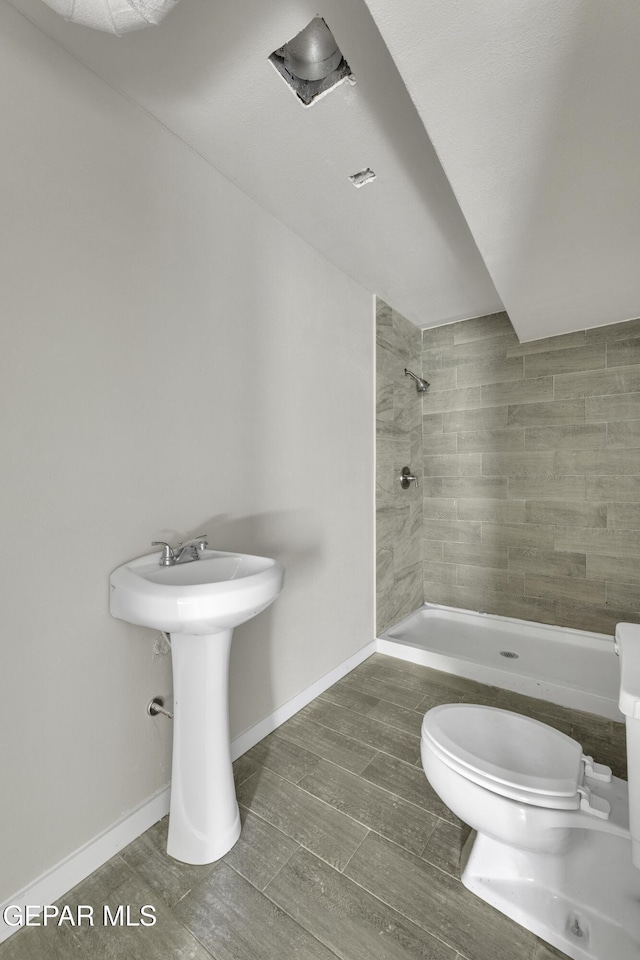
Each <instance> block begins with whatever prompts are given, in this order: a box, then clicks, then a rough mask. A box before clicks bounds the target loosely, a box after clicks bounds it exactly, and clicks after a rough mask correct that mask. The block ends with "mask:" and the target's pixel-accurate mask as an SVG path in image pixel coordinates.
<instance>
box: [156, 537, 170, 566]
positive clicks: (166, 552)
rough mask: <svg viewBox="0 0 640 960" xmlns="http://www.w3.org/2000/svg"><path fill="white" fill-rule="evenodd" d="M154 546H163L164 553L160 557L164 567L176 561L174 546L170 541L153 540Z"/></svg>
mask: <svg viewBox="0 0 640 960" xmlns="http://www.w3.org/2000/svg"><path fill="white" fill-rule="evenodd" d="M151 546H152V547H163V553H162V556H161V557H160V564H161V566H163V567H169V566H171V564H172V563H173V562H174V561H175V558H176V555H175V553H174V552H173V547H172V546H171V544H170V543H167V542H166V541H165V540H152V541H151Z"/></svg>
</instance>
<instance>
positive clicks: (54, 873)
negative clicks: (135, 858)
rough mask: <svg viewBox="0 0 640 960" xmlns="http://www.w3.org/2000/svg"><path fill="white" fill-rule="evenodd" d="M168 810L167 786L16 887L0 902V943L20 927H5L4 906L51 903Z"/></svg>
mask: <svg viewBox="0 0 640 960" xmlns="http://www.w3.org/2000/svg"><path fill="white" fill-rule="evenodd" d="M168 812H169V787H165V788H164V789H163V790H162V791H161V792H160V793H157V794H156V795H155V796H154V797H152V798H151V800H147V801H146V803H143V804H142V806H140V807H138V809H137V810H134V811H133V813H130V814H128V815H127V816H126V817H124V818H123V819H122V820H120V821H119V822H118V823H116V824H114V825H113V826H112V827H109V829H108V830H105V831H104V833H101V834H100V835H99V836H97V837H94V839H93V840H90V841H89V842H88V843H86V844H85V845H84V846H83V847H80V849H79V850H76V851H75V853H72V854H71V855H70V856H68V857H66V859H65V860H63V861H62V862H61V863H59V864H58V865H57V866H55V867H53V869H52V870H48V871H47V873H44V874H42V876H41V877H38V879H37V880H34V882H33V883H31V884H29V886H28V887H25V889H24V890H20V891H19V892H18V893H16V894H15V895H14V896H13V897H11V899H9V900H6V901H5V902H4V903H3V904H0V943H2V942H3V941H4V940H6V939H7V938H8V937H10V936H11V935H12V934H13V933H16V932H17V931H18V930H20V929H21V927H13V926H9V925H8V924H6V923H5V922H4V920H3V919H2V917H3V914H4V910H5V908H6V907H8V906H10V905H13V904H15V905H16V906H19V907H22V908H24V907H25V906H26V905H27V904H39V905H40V906H44V905H45V904H48V903H54V902H55V901H56V900H58V899H59V897H61V896H63V894H65V893H67V891H68V890H71V889H72V888H73V887H75V885H76V884H77V883H80V881H81V880H84V879H85V878H86V877H88V876H89V874H91V873H93V871H94V870H97V869H98V867H101V866H102V864H103V863H106V862H107V860H110V859H111V857H114V856H115V855H116V853H118V852H119V851H120V850H122V849H123V848H124V847H126V846H127V844H128V843H131V841H132V840H135V839H136V837H139V836H140V834H141V833H144V831H145V830H148V829H149V827H152V826H153V824H154V823H157V821H158V820H161V819H162V818H163V817H164V816H166V815H167V813H168Z"/></svg>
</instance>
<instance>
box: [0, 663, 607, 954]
mask: <svg viewBox="0 0 640 960" xmlns="http://www.w3.org/2000/svg"><path fill="white" fill-rule="evenodd" d="M452 701H472V702H482V703H489V704H493V705H496V706H501V707H505V708H507V709H513V710H516V711H518V712H520V713H525V714H527V715H529V716H532V717H536V718H538V719H541V720H543V721H545V722H547V723H550V724H552V725H554V726H557V727H558V728H559V729H561V730H563V731H564V732H566V733H568V734H571V735H573V736H574V737H575V738H576V739H578V740H580V742H581V743H582V744H583V747H584V749H585V752H587V753H590V754H593V755H594V757H595V759H596V760H598V761H601V762H607V763H609V764H610V765H611V766H612V767H613V768H614V773H616V774H617V775H618V776H622V777H626V771H625V768H624V758H625V745H624V727H623V725H622V724H616V723H613V722H611V721H609V720H604V719H602V718H600V717H595V716H592V715H590V714H585V713H579V712H577V711H573V710H567V709H565V708H563V707H558V706H555V705H553V704H550V703H546V702H545V701H542V700H534V699H531V698H529V697H523V696H520V695H518V694H514V693H510V692H509V691H506V690H501V689H499V688H497V687H488V686H485V685H483V684H479V683H475V682H474V681H471V680H465V679H462V678H460V677H455V676H452V675H450V674H444V673H439V672H437V671H435V670H430V669H427V668H426V667H420V666H416V665H414V664H409V663H405V662H403V661H400V660H395V659H393V658H391V657H385V656H382V655H380V654H374V656H372V657H370V658H369V659H368V660H367V661H365V662H364V663H363V664H361V665H360V666H359V667H358V668H357V669H356V670H354V671H353V672H352V673H350V674H349V675H348V676H346V677H345V678H344V679H342V680H340V681H339V682H338V683H336V684H335V685H334V686H333V687H331V688H330V689H329V690H327V691H326V692H325V693H323V694H322V695H321V696H320V697H318V698H317V699H316V700H314V701H313V702H312V703H310V704H309V705H308V706H307V707H305V708H304V709H303V710H301V711H300V713H298V714H296V716H294V717H292V718H291V719H290V720H289V721H287V722H286V723H285V724H283V725H282V726H281V727H279V728H278V730H276V731H275V732H274V733H272V734H271V735H270V736H268V737H266V739H264V740H263V741H262V742H261V743H259V744H257V745H256V746H255V747H253V749H251V750H250V751H249V752H248V753H246V754H245V755H244V756H243V757H241V758H240V759H239V760H238V761H236V763H235V765H234V770H235V776H236V786H237V791H238V800H239V802H240V809H241V814H242V819H243V830H242V835H241V837H240V839H239V841H238V842H237V844H236V845H235V847H234V848H233V849H232V850H231V851H230V852H229V853H228V854H227V855H226V856H225V857H224V858H223V859H222V860H221V861H219V862H218V863H215V864H213V865H212V864H207V865H205V866H189V865H187V864H183V863H179V862H177V861H175V860H172V859H171V858H169V857H167V855H166V853H165V844H166V832H167V820H166V819H165V820H161V821H160V822H159V823H157V824H156V825H155V826H153V827H151V829H150V830H147V832H146V833H144V834H143V835H142V836H141V837H139V838H138V839H137V840H135V841H134V842H133V843H131V844H130V845H129V846H128V847H126V848H125V849H124V850H122V851H121V853H120V854H118V855H117V856H115V857H113V859H112V860H110V861H109V862H108V863H107V864H105V865H104V866H103V867H101V868H100V869H99V870H97V871H96V872H95V873H94V874H92V875H91V876H90V877H89V878H88V879H87V880H85V881H83V882H82V883H81V884H79V885H78V886H77V887H76V888H75V889H74V890H72V891H71V892H70V893H68V894H67V895H66V896H64V897H62V898H61V900H60V901H59V903H61V904H69V905H73V904H87V905H93V906H94V907H95V916H96V917H99V916H100V917H101V916H102V908H103V905H104V904H110V905H111V906H112V908H113V909H115V907H116V906H118V905H120V904H128V905H130V906H131V915H132V918H133V919H139V917H138V911H139V908H140V907H141V906H142V905H145V904H151V905H153V906H154V907H155V910H156V916H157V923H156V924H155V926H153V927H144V926H138V927H116V928H110V927H104V926H101V925H100V924H99V923H96V925H95V926H94V927H86V926H82V927H75V928H74V927H69V926H65V927H63V928H55V927H53V928H52V927H47V928H46V929H45V928H42V927H40V928H38V927H32V928H28V929H26V928H25V929H23V930H21V931H20V932H19V933H17V934H15V935H14V936H13V937H11V938H10V939H9V940H8V941H6V942H5V943H4V944H3V945H2V946H0V960H75V958H83V960H93V958H101V960H102V958H109V960H120V958H122V960H125V958H126V960H147V958H153V960H169V958H172V960H173V958H177V960H185V958H190V960H211V957H214V958H216V960H272V958H273V960H335V958H336V957H339V958H342V960H414V958H420V960H463V958H464V960H552V958H562V957H563V956H564V954H561V953H559V952H558V951H557V950H554V949H553V948H551V947H549V946H548V945H546V944H545V943H543V942H542V941H541V940H539V939H538V938H536V937H535V936H534V935H533V934H531V933H529V932H528V931H526V930H524V929H523V928H522V927H520V926H518V925H517V924H515V923H513V922H512V921H511V920H509V919H508V918H507V917H505V916H503V915H502V914H501V913H498V912H497V911H496V910H494V909H493V908H492V907H490V906H488V905H487V904H485V903H484V902H483V901H481V900H478V899H477V898H476V897H475V896H473V894H471V893H469V891H467V890H466V889H465V888H464V887H463V886H462V884H461V883H460V879H459V867H458V864H459V857H460V850H461V847H462V844H463V843H464V840H465V839H466V836H467V833H468V828H466V827H465V826H464V825H463V824H461V823H460V822H459V821H458V820H457V818H456V817H455V816H454V815H453V814H452V813H451V812H450V811H449V810H448V809H447V808H446V807H445V806H444V804H443V803H442V802H441V801H440V800H439V798H438V797H437V796H436V795H435V794H434V792H433V791H432V790H431V788H430V786H429V784H428V783H427V780H426V778H425V776H424V773H423V772H422V769H421V767H420V728H421V723H422V717H423V714H424V713H425V711H426V710H427V709H428V708H429V707H432V706H435V705H436V704H438V703H449V702H452Z"/></svg>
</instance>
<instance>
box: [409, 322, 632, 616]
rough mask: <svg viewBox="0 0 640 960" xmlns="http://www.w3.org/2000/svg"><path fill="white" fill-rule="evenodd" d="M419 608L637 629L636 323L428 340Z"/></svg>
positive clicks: (486, 326) (470, 327) (498, 325)
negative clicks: (524, 335) (544, 335)
mask: <svg viewBox="0 0 640 960" xmlns="http://www.w3.org/2000/svg"><path fill="white" fill-rule="evenodd" d="M422 361H423V370H424V376H425V377H426V378H427V380H430V381H431V387H430V388H429V391H428V392H427V393H426V394H425V395H424V403H423V414H424V415H423V421H422V422H423V443H424V460H423V467H424V481H423V488H422V491H423V495H424V497H423V504H422V506H423V518H424V544H423V547H424V566H423V570H424V599H425V600H431V601H434V602H436V603H444V604H450V605H452V606H456V607H464V608H467V609H472V610H485V611H487V612H489V613H496V614H501V615H503V616H509V617H518V618H520V619H523V620H537V621H540V622H542V623H554V624H559V625H561V626H568V627H576V628H579V629H583V630H593V631H597V632H603V633H613V631H614V629H615V624H616V623H617V622H618V621H620V620H629V621H635V622H637V621H638V620H640V613H639V611H640V320H630V321H628V322H626V323H618V324H613V325H611V326H606V327H599V328H596V329H590V330H586V331H579V332H577V333H571V334H567V335H565V336H560V337H551V338H548V339H545V340H537V341H534V342H531V343H522V344H521V343H519V342H518V339H517V337H516V335H515V333H514V331H513V328H512V326H511V324H510V322H509V319H508V317H507V315H506V314H504V313H501V314H495V315H492V316H488V317H480V318H478V319H475V320H465V321H461V322H459V323H453V324H450V325H448V326H443V327H438V328H434V329H431V330H425V331H424V332H423V349H422Z"/></svg>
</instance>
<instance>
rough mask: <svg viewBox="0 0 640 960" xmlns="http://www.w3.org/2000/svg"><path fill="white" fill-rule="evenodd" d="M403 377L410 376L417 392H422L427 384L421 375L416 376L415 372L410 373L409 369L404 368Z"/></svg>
mask: <svg viewBox="0 0 640 960" xmlns="http://www.w3.org/2000/svg"><path fill="white" fill-rule="evenodd" d="M404 375H405V377H412V378H413V379H414V380H415V382H416V390H417V391H418V393H424V392H425V390H426V389H427V387H428V386H429V384H428V382H427V381H426V380H423V379H422V377H417V376H416V375H415V373H411V370H407V368H406V367H405V369H404Z"/></svg>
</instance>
